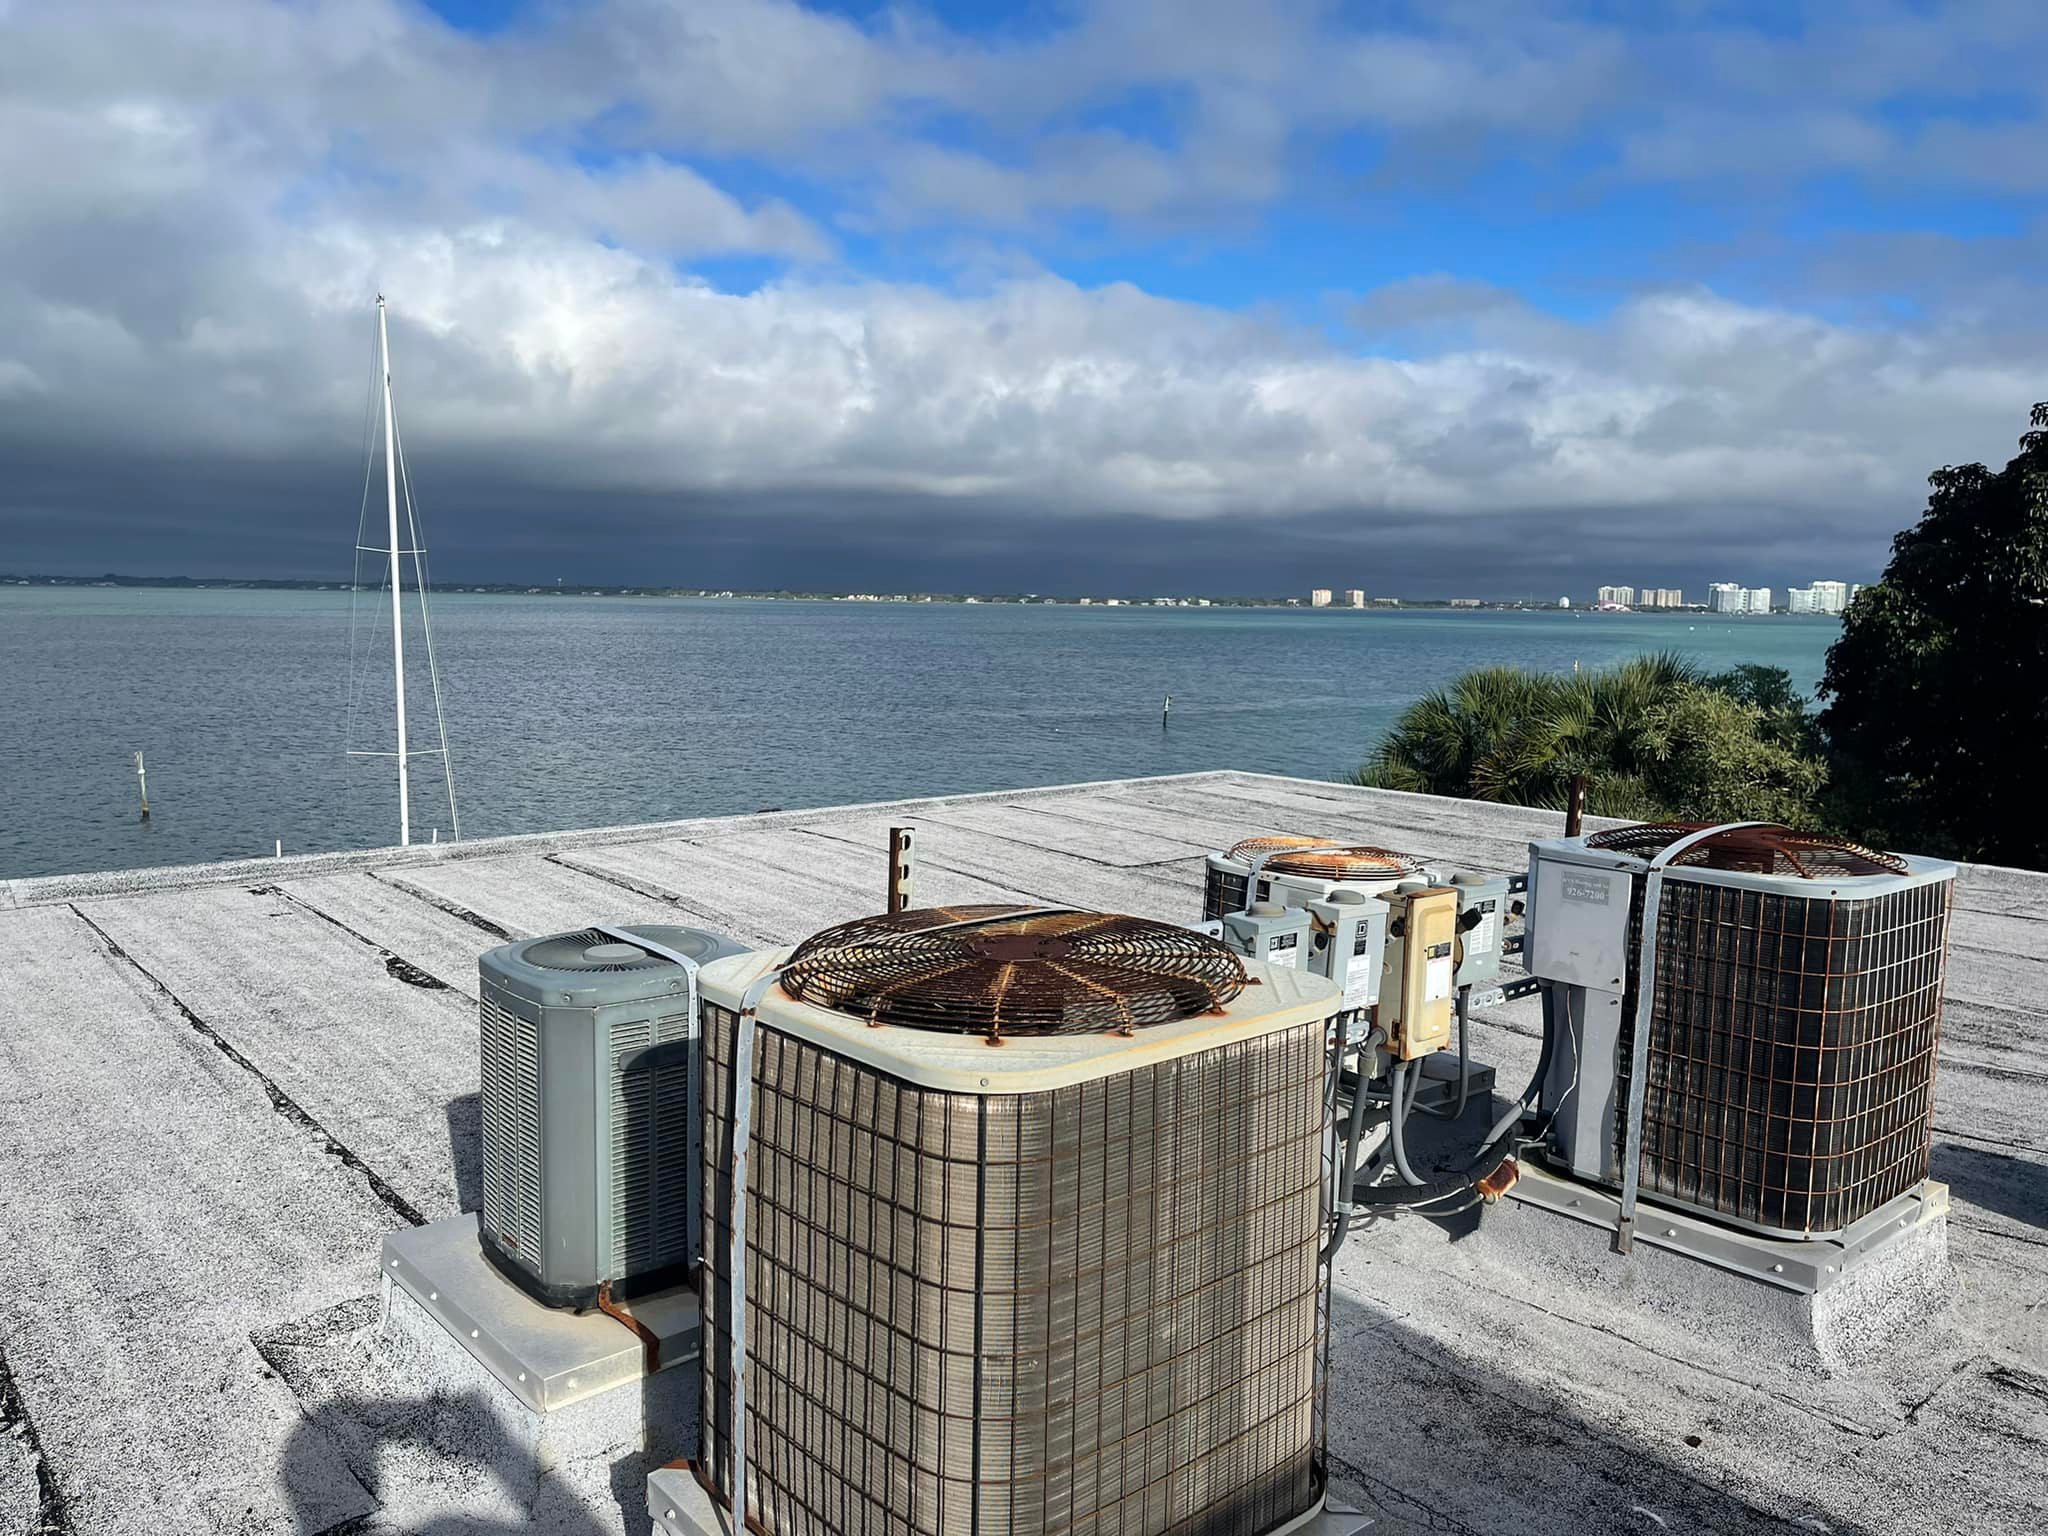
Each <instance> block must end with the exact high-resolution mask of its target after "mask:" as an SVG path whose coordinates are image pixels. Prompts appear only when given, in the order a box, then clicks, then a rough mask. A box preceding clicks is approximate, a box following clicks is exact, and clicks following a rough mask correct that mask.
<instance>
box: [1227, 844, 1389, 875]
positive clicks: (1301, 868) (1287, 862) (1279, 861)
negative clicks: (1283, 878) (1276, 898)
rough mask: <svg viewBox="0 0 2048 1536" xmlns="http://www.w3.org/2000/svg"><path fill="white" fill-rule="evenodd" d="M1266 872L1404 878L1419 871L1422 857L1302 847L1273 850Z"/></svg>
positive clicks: (1382, 851) (1379, 850) (1378, 850)
mask: <svg viewBox="0 0 2048 1536" xmlns="http://www.w3.org/2000/svg"><path fill="white" fill-rule="evenodd" d="M1265 872H1266V873H1267V874H1281V875H1307V876H1309V877H1310V878H1312V879H1316V880H1407V879H1412V878H1413V877H1415V876H1417V875H1420V874H1421V873H1422V861H1421V860H1420V859H1415V858H1410V857H1409V856H1408V855H1407V854H1405V853H1395V852H1394V851H1393V850H1392V849H1389V848H1370V847H1363V846H1361V847H1354V848H1331V847H1322V848H1304V849H1302V850H1300V851H1299V852H1296V853H1277V854H1275V855H1274V856H1273V857H1272V858H1270V859H1268V860H1267V861H1266V868H1265Z"/></svg>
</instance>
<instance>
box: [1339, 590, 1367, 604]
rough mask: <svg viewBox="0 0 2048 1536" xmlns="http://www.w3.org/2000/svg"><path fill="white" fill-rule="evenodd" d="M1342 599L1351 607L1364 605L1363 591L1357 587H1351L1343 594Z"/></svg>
mask: <svg viewBox="0 0 2048 1536" xmlns="http://www.w3.org/2000/svg"><path fill="white" fill-rule="evenodd" d="M1344 601H1345V602H1347V603H1349V604H1350V605H1351V606H1352V607H1353V608H1363V607H1364V606H1365V593H1364V592H1363V591H1362V590H1361V589H1360V588H1358V587H1352V588H1351V589H1350V590H1349V591H1347V592H1346V593H1345V594H1344Z"/></svg>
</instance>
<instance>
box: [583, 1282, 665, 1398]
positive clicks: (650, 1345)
mask: <svg viewBox="0 0 2048 1536" xmlns="http://www.w3.org/2000/svg"><path fill="white" fill-rule="evenodd" d="M597 1310H598V1311H600V1312H602V1313H603V1314H604V1315H605V1316H606V1317H608V1318H610V1319H612V1321H614V1322H616V1323H621V1324H623V1325H624V1326H625V1327H627V1328H629V1329H631V1330H632V1333H633V1336H634V1337H635V1338H637V1339H638V1340H639V1341H640V1349H641V1352H642V1353H643V1354H644V1355H645V1357H646V1362H647V1374H648V1375H650V1376H652V1375H654V1374H655V1373H656V1372H658V1371H659V1370H660V1369H661V1335H660V1334H658V1333H656V1332H655V1331H654V1330H653V1329H652V1328H650V1327H648V1326H647V1325H646V1324H645V1323H643V1322H641V1321H640V1319H639V1318H637V1317H635V1316H634V1315H633V1314H632V1313H630V1312H628V1311H627V1310H626V1309H625V1308H624V1307H623V1306H621V1305H620V1304H619V1303H618V1302H617V1301H614V1300H613V1299H612V1283H611V1281H609V1280H607V1281H605V1282H604V1284H602V1285H600V1286H599V1287H598V1288H597Z"/></svg>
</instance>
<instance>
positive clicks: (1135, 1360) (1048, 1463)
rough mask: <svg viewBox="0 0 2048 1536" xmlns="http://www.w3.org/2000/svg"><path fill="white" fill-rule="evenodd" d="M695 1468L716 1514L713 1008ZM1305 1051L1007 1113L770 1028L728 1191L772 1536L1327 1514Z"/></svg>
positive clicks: (1228, 1054)
mask: <svg viewBox="0 0 2048 1536" xmlns="http://www.w3.org/2000/svg"><path fill="white" fill-rule="evenodd" d="M704 1022H705V1045H706V1062H707V1073H708V1076H707V1082H706V1094H705V1101H706V1106H707V1122H706V1126H705V1137H704V1146H705V1161H704V1171H705V1181H706V1197H707V1198H706V1202H705V1204H706V1214H705V1249H706V1254H707V1257H708V1260H709V1268H710V1273H709V1275H708V1276H707V1283H706V1284H705V1285H704V1286H703V1288H702V1296H703V1305H704V1319H705V1372H704V1379H705V1398H704V1426H705V1428H704V1442H703V1460H702V1465H703V1467H704V1468H705V1469H706V1473H707V1475H708V1476H709V1478H710V1480H711V1481H712V1484H713V1486H714V1489H715V1490H716V1491H717V1492H718V1493H719V1496H720V1497H721V1498H722V1499H725V1500H726V1501H727V1502H728V1503H729V1502H730V1501H729V1479H730V1475H731V1457H730V1440H729V1437H730V1432H731V1417H730V1414H731V1400H730V1396H729V1394H728V1393H727V1392H726V1390H725V1383H726V1382H727V1381H728V1380H729V1372H730V1368H731V1359H732V1355H731V1347H730V1344H731V1339H730V1325H729V1319H728V1318H727V1317H726V1316H725V1315H724V1308H725V1303H726V1299H727V1297H728V1295H729V1290H728V1287H729V1284H730V1232H729V1230H728V1227H727V1221H728V1218H729V1215H730V1209H731V1183H730V1178H729V1175H728V1173H727V1169H728V1165H729V1158H730V1147H731V1103H732V1090H733V1084H732V1081H731V1071H730V1067H731V1060H732V1054H733V1042H734V1034H735V1028H736V1024H735V1019H734V1016H733V1015H732V1013H731V1012H730V1011H728V1010H726V1009H723V1008H718V1007H708V1008H707V1009H706V1010H705V1020H704ZM1323 1073H1324V1041H1323V1032H1322V1030H1321V1029H1320V1028H1319V1027H1316V1026H1301V1027H1294V1028H1285V1029H1281V1030H1279V1031H1276V1032H1275V1033H1273V1034H1270V1035H1266V1036H1264V1037H1261V1038H1257V1039H1253V1040H1247V1041H1241V1042H1238V1043H1236V1044H1232V1045H1228V1046H1224V1047H1220V1048H1218V1049H1216V1050H1213V1051H1209V1052H1206V1053H1202V1054H1198V1055H1193V1056H1185V1057H1181V1058H1178V1059H1176V1060H1173V1061H1170V1062H1165V1063H1159V1064H1155V1065H1149V1066H1144V1067H1140V1068H1137V1069H1135V1070H1132V1071H1129V1072H1125V1073H1122V1074H1119V1075H1114V1076H1107V1077H1102V1078H1097V1079H1093V1080H1090V1081H1086V1082H1082V1083H1078V1084H1075V1085H1072V1086H1070V1087H1064V1088H1059V1089H1054V1090H1050V1091H1044V1092H1038V1093H1030V1094H1023V1095H1014V1096H980V1095H975V1094H957V1093H943V1092H937V1091H933V1090H927V1089H920V1088H915V1087H912V1086H910V1085H908V1084H905V1083H902V1082H900V1081H898V1080H896V1079H894V1078H891V1077H889V1076H887V1075H886V1074H884V1073H882V1072H879V1071H877V1070H875V1069H873V1068H871V1067H868V1066H865V1065H863V1064H860V1063H857V1062H854V1061H852V1060H850V1059H848V1058H845V1057H842V1056H839V1055H837V1054H835V1053H833V1052H830V1051H828V1050H826V1049H824V1048H822V1047H820V1046H817V1045H815V1044H812V1043H810V1042H808V1041H805V1040H802V1039H799V1038H797V1037H794V1036H790V1035H785V1034H782V1033H780V1032H778V1031H777V1030H775V1029H774V1028H773V1027H772V1024H771V1022H770V1021H769V1020H768V1019H767V1018H766V1017H764V1018H763V1019H762V1021H761V1027H760V1031H759V1034H758V1036H757V1042H756V1058H755V1084H754V1100H753V1103H754V1115H753V1143H752V1153H751V1160H752V1161H751V1173H750V1176H749V1183H748V1207H747V1209H748V1217H747V1221H748V1249H747V1298H748V1303H747V1304H748V1315H747V1338H748V1357H747V1359H748V1368H747V1415H748V1437H747V1444H748V1448H749V1457H748V1489H749V1492H748V1511H749V1515H750V1517H751V1522H752V1523H755V1524H756V1525H757V1527H758V1529H759V1530H760V1531H761V1532H764V1533H769V1536H885V1533H886V1536H1052V1533H1061V1536H1196V1533H1200V1536H1258V1533H1263V1532H1266V1531H1270V1530H1272V1529H1273V1528H1275V1527H1276V1526H1279V1525H1281V1524H1284V1523H1285V1522H1286V1521H1288V1520H1289V1519H1291V1518H1293V1517H1295V1516H1297V1515H1299V1514H1301V1513H1303V1512H1304V1511H1306V1510H1307V1509H1309V1508H1310V1507H1311V1506H1312V1504H1313V1502H1314V1500H1315V1498H1316V1496H1317V1493H1318V1483H1317V1463H1318V1461H1319V1457H1320V1447H1319V1445H1318V1443H1317V1436H1318V1433H1319V1418H1318V1415H1317V1412H1316V1409H1317V1404H1316V1391H1317V1384H1318V1378H1317V1361H1318V1356H1319V1352H1320V1342H1321V1329H1322V1325H1321V1322H1320V1297H1321V1277H1320V1275H1319V1265H1318V1245H1319V1241H1320V1236H1321V1233H1322V1230H1323V1221H1324V1215H1325V1212H1324V1180H1323V1178H1322V1143H1321V1136H1322V1126H1323V1104H1322V1092H1323Z"/></svg>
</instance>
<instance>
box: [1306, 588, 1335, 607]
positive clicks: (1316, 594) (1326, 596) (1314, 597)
mask: <svg viewBox="0 0 2048 1536" xmlns="http://www.w3.org/2000/svg"><path fill="white" fill-rule="evenodd" d="M1308 605H1309V607H1311V608H1327V607H1329V606H1330V589H1329V588H1328V587H1311V588H1310V589H1309V594H1308Z"/></svg>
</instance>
